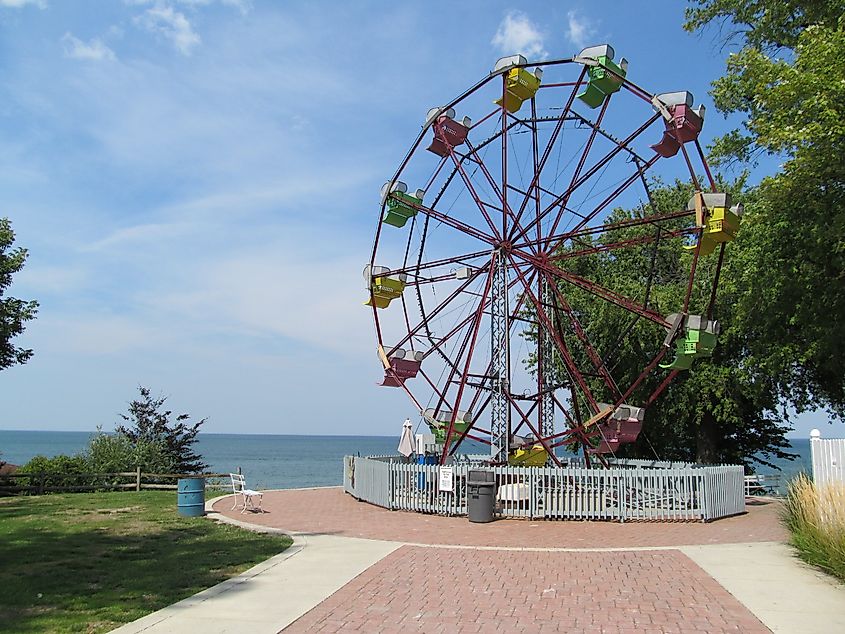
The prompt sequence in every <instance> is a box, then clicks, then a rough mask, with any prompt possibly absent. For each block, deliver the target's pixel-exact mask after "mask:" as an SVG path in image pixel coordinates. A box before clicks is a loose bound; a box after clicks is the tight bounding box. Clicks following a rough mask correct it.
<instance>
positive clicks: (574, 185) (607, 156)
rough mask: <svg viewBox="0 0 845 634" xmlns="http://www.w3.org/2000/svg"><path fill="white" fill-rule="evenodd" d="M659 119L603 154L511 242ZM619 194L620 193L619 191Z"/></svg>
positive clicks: (523, 235) (639, 129) (647, 123)
mask: <svg viewBox="0 0 845 634" xmlns="http://www.w3.org/2000/svg"><path fill="white" fill-rule="evenodd" d="M659 118H660V115H659V114H655V115H653V116H651V117H649V119H648V120H647V121H646V122H645V123H644V124H642V125H641V126H640V127H639V128H637V129H636V130H635V131H634V132H632V133H631V134H630V135H629V136H628V137H627V138H625V139H624V140H623V141H620V142H619V144H618V145H617V146H616V147H615V148H613V149H612V150H611V151H610V152H608V153H607V154H605V155H604V156H603V157H602V158H600V159H599V160H598V162H596V163H595V164H594V165H593V166H592V167H591V168H590V169H588V170H587V171H586V172H585V173H584V174H582V175H581V176H580V178H578V179H577V180H575V181H574V182H573V183H572V184H571V185H570V186H569V187H568V188H567V189H566V190H565V191H564V192H563V193H562V194H559V195H558V196H557V197H556V198H555V199H554V201H552V203H551V204H549V205H547V206H546V208H545V209H543V211H542V213H541V214H540V218H539V219H535V220H533V221H532V222H530V223H529V224H528V226H527V228H526V230H525V231H523V232H522V233H520V234H519V235H517V236H515V237H514V239H513V242H516V241H518V240H521V239H522V238H524V237H525V235H527V232H528V231H529V230H530V229H531V228H532V227H533V226H534V224H537V223H539V222H542V221H543V219H545V217H546V216H547V215H548V214H549V213H551V211H552V209H554V208H555V207H556V206H558V205H559V204H560V203H561V202H562V201H563V200H564V199H568V198H569V197H571V196H572V194H573V192H574V191H575V190H577V189H578V188H579V187H581V186H582V185H583V184H584V183H586V182H588V181H589V180H590V178H592V177H593V176H595V175H596V174H597V173H598V172H599V170H601V169H602V168H603V167H605V166H606V165H607V164H609V163H610V161H612V160H613V158H614V157H615V156H616V155H617V154H619V153H620V152H622V151H623V149H625V147H627V146H628V145H629V144H630V143H631V142H633V141H634V140H635V139H636V138H637V137H638V136H640V134H642V133H643V132H645V130H646V129H648V127H649V126H650V125H651V124H653V123H654V122H655V121H657V120H658V119H659ZM653 160H654V161H656V160H657V158H655V159H653ZM649 165H650V164H649ZM636 178H639V174H637V176H636ZM629 184H630V183H629ZM622 191H624V189H623V190H622ZM620 193H621V191H620ZM616 195H617V196H618V195H619V194H616ZM614 198H615V196H614ZM595 213H598V212H594V214H595ZM594 214H593V215H594ZM581 222H582V223H586V221H585V220H582V221H581Z"/></svg>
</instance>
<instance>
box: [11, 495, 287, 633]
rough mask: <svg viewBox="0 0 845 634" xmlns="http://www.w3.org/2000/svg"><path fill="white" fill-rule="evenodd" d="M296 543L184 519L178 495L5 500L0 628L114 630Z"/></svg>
mask: <svg viewBox="0 0 845 634" xmlns="http://www.w3.org/2000/svg"><path fill="white" fill-rule="evenodd" d="M290 543H291V540H290V539H289V538H287V537H283V536H271V535H260V534H257V533H250V532H248V531H245V530H242V529H239V528H236V527H233V526H226V525H222V524H217V523H216V522H212V521H210V520H208V519H204V518H183V517H179V516H178V515H177V513H176V493H175V491H141V492H140V493H138V492H134V491H131V492H115V493H82V494H79V493H78V494H65V495H46V496H41V497H14V498H0V631H3V632H21V633H24V632H74V633H76V632H92V633H93V632H107V631H109V630H110V629H112V628H114V627H117V626H118V625H120V624H122V623H127V622H129V621H133V620H135V619H137V618H139V617H141V616H143V615H145V614H148V613H150V612H153V611H155V610H157V609H159V608H162V607H164V606H166V605H170V604H171V603H174V602H175V601H178V600H180V599H184V598H185V597H188V596H190V595H192V594H194V593H196V592H199V591H200V590H202V589H204V588H208V587H210V586H213V585H214V584H216V583H219V582H220V581H223V580H224V579H227V578H229V577H231V576H233V575H236V574H238V573H240V572H243V571H244V570H246V569H248V568H250V567H251V566H253V565H255V564H257V563H259V562H261V561H263V560H265V559H267V558H268V557H271V556H273V555H275V554H277V553H279V552H281V551H283V550H284V549H285V548H287V547H288V546H289V545H290Z"/></svg>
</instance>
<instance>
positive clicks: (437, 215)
mask: <svg viewBox="0 0 845 634" xmlns="http://www.w3.org/2000/svg"><path fill="white" fill-rule="evenodd" d="M480 206H481V207H482V208H483V204H482V205H480ZM413 207H414V208H416V209H417V210H418V211H421V212H422V213H424V214H425V215H427V216H428V217H429V218H433V219H434V220H437V221H439V222H441V223H443V224H444V225H448V226H450V227H452V228H453V229H457V230H458V231H460V232H462V233H465V234H467V235H469V236H472V237H473V238H477V239H478V240H481V241H482V242H486V243H487V244H491V245H492V244H495V243H496V238H494V237H493V236H492V235H490V234H487V233H484V232H483V231H481V230H479V229H476V228H475V227H473V226H472V225H468V224H466V223H465V222H462V221H460V220H458V219H457V218H454V217H453V216H449V215H447V214H444V213H441V212H439V211H437V210H436V209H433V208H431V207H426V206H425V205H423V204H415V205H413ZM485 213H486V212H485ZM494 235H495V234H494Z"/></svg>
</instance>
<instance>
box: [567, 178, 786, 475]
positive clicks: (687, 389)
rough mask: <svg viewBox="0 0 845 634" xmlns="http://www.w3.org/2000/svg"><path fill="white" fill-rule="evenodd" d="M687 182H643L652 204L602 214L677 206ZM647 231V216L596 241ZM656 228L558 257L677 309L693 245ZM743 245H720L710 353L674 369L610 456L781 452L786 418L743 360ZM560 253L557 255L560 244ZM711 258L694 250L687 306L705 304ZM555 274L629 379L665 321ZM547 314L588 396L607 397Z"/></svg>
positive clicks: (648, 383)
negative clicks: (631, 435)
mask: <svg viewBox="0 0 845 634" xmlns="http://www.w3.org/2000/svg"><path fill="white" fill-rule="evenodd" d="M719 187H720V190H721V191H728V192H730V193H732V194H733V195H734V199H735V200H736V201H737V202H740V201H742V202H751V200H750V199H749V197H748V195H744V194H743V192H742V189H743V183H742V182H738V183H732V184H731V183H719ZM693 191H694V188H693V186H692V185H690V184H688V183H681V182H676V183H675V184H673V185H671V186H662V185H660V184H659V183H657V184H655V186H653V187H652V188H651V203H650V204H651V205H653V207H654V209H645V208H641V209H633V210H624V209H616V210H614V211H613V212H612V213H611V214H610V216H609V217H608V219H607V221H606V222H607V223H616V222H620V221H623V220H626V219H629V218H632V217H635V216H638V215H640V214H642V213H667V212H670V211H677V210H678V209H684V208H686V205H687V201H688V200H689V198H690V197H691V196H692V194H693ZM684 222H686V223H687V226H688V224H689V221H688V220H686V221H684V220H678V221H677V226H672V225H670V224H669V223H664V224H663V225H662V227H663V229H664V230H665V229H669V230H671V229H680V228H682V226H683V223H684ZM655 232H656V229H655V227H653V226H649V225H637V226H634V227H627V228H624V229H616V230H614V231H608V232H606V233H605V234H604V235H603V237H602V242H604V243H614V242H622V241H626V240H633V239H637V238H653V237H655V235H656V234H655ZM660 236H661V237H659V238H657V239H656V240H654V241H653V242H650V243H647V244H643V245H641V246H635V247H628V248H625V249H620V250H606V251H598V252H597V253H594V254H592V255H589V256H586V257H584V256H581V257H578V258H572V259H566V258H565V257H564V258H562V259H561V260H560V261H559V262H560V263H561V264H560V265H561V266H563V267H564V268H566V269H567V270H569V271H570V272H572V273H574V274H577V275H581V276H583V277H586V278H588V279H591V280H594V281H595V282H597V283H598V284H600V285H601V286H602V287H604V288H607V289H610V290H612V291H614V292H617V293H619V294H621V295H624V296H626V297H629V298H632V299H636V300H637V301H641V302H643V303H644V304H646V305H647V306H648V307H649V308H650V309H651V310H653V311H655V312H657V313H659V314H662V315H669V314H671V313H674V312H678V311H679V310H680V308H681V306H682V305H683V297H684V295H685V293H686V288H687V280H688V271H689V268H690V258H691V257H692V254H691V252H690V251H689V250H685V249H684V248H683V246H684V239H683V238H681V237H671V236H668V235H666V234H665V231H663V230H661V233H660ZM587 242H589V240H587ZM586 246H588V244H578V245H575V246H573V247H569V248H574V249H576V250H581V251H583V249H584V247H586ZM744 248H745V247H744V245H743V240H742V239H741V238H738V239H737V240H735V241H734V242H733V243H731V245H730V246H729V248H728V249H727V250H726V256H725V261H724V264H723V268H722V272H721V278H720V284H719V292H718V294H717V301H716V303H715V305H714V311H713V317H714V318H716V319H718V320H719V321H720V323H721V324H722V333H721V335H720V336H719V343H718V345H717V347H716V351H715V353H714V355H713V357H712V358H711V359H698V360H696V362H695V364H694V365H693V367H692V368H691V369H690V370H687V371H684V372H681V373H680V374H679V375H678V376H677V377H676V378H675V380H674V382H672V383H671V384H670V385H669V387H668V388H667V389H666V390H665V391H664V392H663V394H662V395H661V396H660V397H659V398H658V399H657V400H656V401H655V402H654V403H653V404H652V405H651V406H649V408H648V411H647V413H646V420H645V426H644V428H643V432H642V433H641V434H640V435H639V438H638V440H637V442H636V443H634V444H632V445H628V446H624V448H623V449H622V450H621V452H620V453H619V456H624V457H641V458H652V459H653V458H655V457H659V458H661V459H669V460H687V461H698V462H705V463H719V462H731V463H744V464H750V463H752V462H761V463H764V464H771V458H773V457H777V458H788V457H790V454H788V453H787V451H786V449H787V448H788V442H787V441H786V438H785V434H786V432H787V431H788V430H789V427H788V424H785V422H784V421H787V422H788V420H787V419H786V418H785V416H784V414H783V413H782V412H780V413H779V411H778V410H779V409H781V408H780V407H779V398H778V394H777V390H776V385H775V383H774V382H773V381H772V380H770V379H767V377H765V376H762V375H760V374H759V373H758V372H756V370H755V368H753V367H749V366H748V364H747V362H746V350H747V347H748V344H749V334H748V333H747V332H746V331H744V330H743V326H742V324H740V323H738V322H737V320H736V305H737V298H738V296H739V294H740V293H741V292H742V291H741V288H740V287H739V285H738V284H737V282H736V279H737V273H738V272H739V271H740V270H741V266H738V265H737V263H738V262H742V258H741V256H739V255H738V254H741V252H742V250H743V249H744ZM561 255H562V256H564V255H565V250H563V251H562V252H561ZM716 261H717V257H716V255H715V254H713V255H711V256H703V257H701V258H700V259H699V263H698V269H697V270H698V272H697V275H696V279H697V280H698V282H697V283H696V285H695V286H694V289H693V295H692V299H691V304H690V306H691V311H690V312H692V313H697V314H705V312H704V311H706V309H707V306H708V304H709V302H710V293H711V290H712V285H711V280H712V279H713V277H714V274H715V267H716ZM562 284H564V286H562V287H561V291H562V293H563V294H564V296H565V297H566V298H567V301H568V302H569V304H570V306H571V307H572V309H573V310H574V312H575V314H576V316H577V317H578V320H579V322H580V323H581V326H582V327H583V328H584V329H585V331H586V334H587V338H588V339H589V341H590V342H591V343H592V345H593V346H594V347H595V349H596V350H597V351H598V353H599V355H601V357H602V359H603V361H604V363H605V365H606V367H607V368H608V370H609V371H610V372H611V374H612V375H613V377H614V378H615V379H616V380H617V381H618V382H619V384H620V385H630V384H631V383H633V381H634V380H635V379H636V378H637V376H638V375H639V374H640V372H641V371H642V369H643V366H644V364H645V361H646V360H648V359H651V358H653V357H654V356H655V355H656V354H657V353H658V351H659V350H660V349H661V346H663V343H664V339H665V337H666V331H665V330H664V329H663V328H662V327H660V326H658V325H656V324H654V323H652V322H650V321H648V320H645V319H634V318H633V317H632V315H631V314H630V313H629V312H628V311H626V310H623V309H621V308H619V307H617V306H615V305H613V304H609V303H608V302H606V301H604V300H602V299H598V298H597V297H596V296H595V295H592V294H591V293H589V292H587V291H584V290H581V289H579V288H577V287H573V286H571V285H568V284H566V283H565V282H562ZM556 323H557V324H558V325H559V333H560V335H561V337H562V338H563V339H564V340H565V342H566V344H567V347H568V348H569V350H570V353H572V355H573V357H574V359H575V363H576V365H577V366H578V367H579V369H581V371H582V372H583V373H584V374H585V376H586V378H587V382H588V384H589V387H590V390H591V392H592V393H593V395H594V396H595V398H596V399H597V400H598V401H604V402H612V401H613V395H612V394H610V393H609V390H608V388H607V386H606V385H605V384H604V382H603V381H602V380H600V379H599V378H598V377H597V376H596V372H595V371H594V370H593V366H592V364H591V362H590V360H589V357H588V356H587V352H586V349H585V348H584V346H583V345H581V344H580V342H579V339H578V337H577V336H576V333H575V332H574V328H573V327H572V326H571V325H570V324H571V322H570V320H569V319H568V318H567V317H566V316H565V315H562V314H558V316H557V319H556ZM670 358H671V354H670ZM558 363H559V366H558V373H559V374H560V377H559V378H561V379H562V380H563V381H566V377H565V371H564V369H563V366H562V364H560V362H559V361H558ZM665 376H666V371H665V370H658V371H656V372H652V373H651V374H650V375H649V376H648V378H647V379H646V380H645V381H644V382H643V383H642V384H641V385H640V387H639V388H638V389H637V390H635V391H634V393H633V394H632V395H631V397H630V398H629V400H628V403H629V404H631V405H635V406H639V405H643V404H644V403H645V401H646V399H647V398H648V397H649V395H650V394H651V393H652V392H654V390H655V389H656V388H657V387H658V385H659V384H660V383H661V381H662V380H663V379H664V378H665ZM580 410H581V411H582V412H586V411H588V405H587V403H586V402H581V403H580Z"/></svg>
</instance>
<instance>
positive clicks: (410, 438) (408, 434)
mask: <svg viewBox="0 0 845 634" xmlns="http://www.w3.org/2000/svg"><path fill="white" fill-rule="evenodd" d="M399 453H401V454H402V455H403V456H405V457H406V458H407V457H408V456H410V455H411V454H412V453H414V430H413V429H412V425H411V419H410V418H406V419H405V422H404V423H402V437H401V438H400V439H399Z"/></svg>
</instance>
